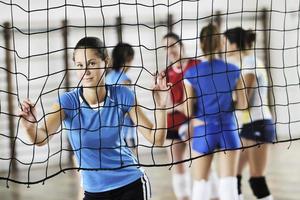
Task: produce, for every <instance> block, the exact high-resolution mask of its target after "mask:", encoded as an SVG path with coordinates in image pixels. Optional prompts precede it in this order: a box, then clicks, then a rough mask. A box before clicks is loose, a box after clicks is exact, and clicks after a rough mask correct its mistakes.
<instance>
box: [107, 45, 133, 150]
mask: <svg viewBox="0 0 300 200" xmlns="http://www.w3.org/2000/svg"><path fill="white" fill-rule="evenodd" d="M133 58H134V50H133V48H132V46H131V45H130V44H127V43H118V44H117V45H116V46H115V47H114V49H113V51H112V69H111V70H110V71H109V72H108V73H107V75H106V78H105V81H106V84H107V85H123V86H127V87H128V88H129V89H131V80H130V78H129V77H128V76H127V72H128V70H129V69H130V66H131V64H132V61H133ZM122 134H123V136H124V140H125V142H126V144H127V146H129V147H131V148H133V149H135V148H136V146H137V130H136V127H135V125H134V123H133V122H132V120H131V118H130V117H129V116H125V119H124V125H123V127H122Z"/></svg>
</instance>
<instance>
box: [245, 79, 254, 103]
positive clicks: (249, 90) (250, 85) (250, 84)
mask: <svg viewBox="0 0 300 200" xmlns="http://www.w3.org/2000/svg"><path fill="white" fill-rule="evenodd" d="M243 78H244V85H245V88H246V97H247V99H248V101H249V100H250V99H251V98H252V94H253V89H254V87H256V79H255V75H254V74H251V73H248V74H246V75H244V76H243Z"/></svg>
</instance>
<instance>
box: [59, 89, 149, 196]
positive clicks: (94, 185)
mask: <svg viewBox="0 0 300 200" xmlns="http://www.w3.org/2000/svg"><path fill="white" fill-rule="evenodd" d="M106 92H107V93H106V97H105V101H104V103H103V106H100V107H97V108H93V107H90V105H89V104H88V103H87V102H86V100H85V99H84V96H83V89H82V88H77V89H74V90H72V91H70V92H67V93H64V94H63V95H61V96H60V98H59V104H60V106H61V108H62V109H63V110H64V113H65V119H64V126H65V129H66V130H68V139H69V141H70V143H71V146H72V149H73V151H74V153H75V155H76V160H77V163H78V167H79V168H80V169H82V171H81V176H82V184H83V188H84V190H85V199H86V200H89V199H95V198H98V199H99V198H101V197H102V196H103V195H104V196H105V197H107V198H101V199H111V200H113V199H123V197H122V196H124V199H125V196H126V195H133V196H129V197H127V198H129V199H137V200H144V199H147V198H148V196H147V195H146V193H144V192H142V193H141V192H136V193H135V192H131V193H130V194H128V190H134V191H139V190H137V188H139V189H141V188H142V187H144V188H145V189H146V183H145V182H146V181H144V180H145V176H144V172H143V170H142V169H141V168H139V167H138V162H137V160H136V158H135V157H134V156H133V155H132V152H131V150H130V149H129V148H128V147H127V146H126V144H125V142H124V135H123V132H121V127H122V125H123V124H124V119H125V115H126V113H128V112H129V111H130V109H131V108H132V107H133V106H134V103H135V100H134V95H133V93H132V91H130V90H129V89H128V88H126V87H121V86H106ZM124 188H125V189H124ZM147 191H148V192H149V189H147ZM107 195H108V196H107ZM117 197H118V198H117ZM121 197H122V198H121Z"/></svg>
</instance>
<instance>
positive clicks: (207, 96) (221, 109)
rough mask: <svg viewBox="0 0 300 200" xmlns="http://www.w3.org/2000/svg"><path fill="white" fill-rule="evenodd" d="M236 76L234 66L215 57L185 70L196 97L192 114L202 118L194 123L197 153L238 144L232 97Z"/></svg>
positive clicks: (238, 145) (239, 142) (238, 74)
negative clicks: (196, 124) (195, 124)
mask: <svg viewBox="0 0 300 200" xmlns="http://www.w3.org/2000/svg"><path fill="white" fill-rule="evenodd" d="M239 78H240V69H239V68H238V67H237V66H235V65H233V64H229V63H225V62H224V61H222V60H218V59H213V60H212V61H206V62H202V63H200V64H198V65H197V66H196V67H193V68H191V69H189V70H188V71H187V72H186V73H185V76H184V79H185V83H186V84H190V85H191V86H192V88H193V90H194V92H195V96H196V97H197V102H196V112H195V117H196V118H197V119H199V120H201V121H203V122H204V125H201V126H196V127H194V136H193V144H192V147H193V150H195V151H197V152H198V153H201V154H207V153H211V152H213V151H214V150H215V149H217V148H219V149H223V150H225V149H236V148H240V147H241V141H240V138H239V134H238V125H237V122H236V120H235V116H234V102H233V98H232V91H233V90H234V89H235V88H236V84H237V81H238V79H239Z"/></svg>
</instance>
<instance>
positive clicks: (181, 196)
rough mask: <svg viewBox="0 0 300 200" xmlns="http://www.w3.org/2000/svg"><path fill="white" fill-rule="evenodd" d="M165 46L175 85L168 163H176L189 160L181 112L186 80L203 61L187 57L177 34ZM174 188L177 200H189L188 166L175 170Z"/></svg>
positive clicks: (167, 37)
mask: <svg viewBox="0 0 300 200" xmlns="http://www.w3.org/2000/svg"><path fill="white" fill-rule="evenodd" d="M163 43H164V46H165V49H166V52H167V59H168V64H169V66H168V67H167V69H166V76H167V81H168V82H170V83H172V84H173V85H172V88H171V91H170V98H169V102H168V104H169V106H168V107H171V108H172V109H170V110H169V112H168V115H167V122H168V123H167V124H168V131H167V139H168V140H169V142H171V145H170V151H169V159H170V161H172V163H174V162H179V161H183V160H185V159H187V157H186V149H187V145H188V144H187V142H186V139H184V138H185V135H186V134H188V133H186V131H188V125H187V124H188V123H187V121H188V120H187V117H186V116H185V114H184V113H183V112H182V111H180V108H181V107H182V106H181V105H182V103H183V100H184V99H183V98H184V93H185V92H184V88H183V76H184V74H185V72H186V71H187V70H188V69H190V68H191V67H193V66H195V65H196V64H198V63H199V62H200V61H199V60H196V59H188V58H187V57H186V55H185V49H184V45H183V43H182V40H181V39H180V37H179V36H178V35H177V34H175V33H172V32H170V33H168V34H166V35H165V36H164V37H163ZM179 130H180V131H179ZM179 132H180V133H179ZM172 186H173V191H174V193H175V196H176V198H177V200H189V199H190V196H191V175H190V172H189V169H187V166H186V164H185V163H179V164H176V165H174V166H173V167H172Z"/></svg>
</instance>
